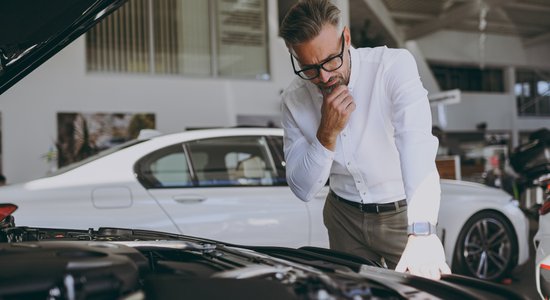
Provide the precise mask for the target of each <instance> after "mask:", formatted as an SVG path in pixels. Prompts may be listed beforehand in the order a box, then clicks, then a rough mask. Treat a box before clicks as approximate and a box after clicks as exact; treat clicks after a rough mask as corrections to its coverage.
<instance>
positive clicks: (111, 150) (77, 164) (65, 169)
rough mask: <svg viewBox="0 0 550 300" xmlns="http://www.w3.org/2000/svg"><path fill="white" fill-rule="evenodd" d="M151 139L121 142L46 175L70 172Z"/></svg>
mask: <svg viewBox="0 0 550 300" xmlns="http://www.w3.org/2000/svg"><path fill="white" fill-rule="evenodd" d="M148 140H149V139H143V140H131V141H128V142H126V143H122V144H119V145H116V146H113V147H111V148H109V149H106V150H103V151H101V152H99V153H97V154H95V155H92V156H90V157H88V158H85V159H83V160H81V161H78V162H75V163H72V164H70V165H67V166H64V167H62V168H59V169H58V170H56V171H53V172H51V173H48V175H46V177H51V176H56V175H59V174H63V173H65V172H68V171H70V170H72V169H75V168H78V167H80V166H82V165H85V164H87V163H89V162H92V161H94V160H96V159H98V158H101V157H104V156H107V155H109V154H111V153H115V152H117V151H119V150H122V149H125V148H128V147H131V146H134V145H137V144H139V143H142V142H145V141H148Z"/></svg>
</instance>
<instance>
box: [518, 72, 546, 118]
mask: <svg viewBox="0 0 550 300" xmlns="http://www.w3.org/2000/svg"><path fill="white" fill-rule="evenodd" d="M549 78H550V72H549V71H544V70H526V69H519V70H516V86H521V93H516V99H517V106H518V115H520V116H536V117H538V116H550V91H549V88H550V79H549Z"/></svg>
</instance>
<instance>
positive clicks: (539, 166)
mask: <svg viewBox="0 0 550 300" xmlns="http://www.w3.org/2000/svg"><path fill="white" fill-rule="evenodd" d="M510 164H511V165H512V167H513V168H514V170H515V171H516V172H517V173H518V174H519V175H520V178H521V182H523V186H524V190H525V192H526V193H527V192H529V193H531V192H533V191H534V193H533V194H534V195H535V197H534V198H535V201H534V203H532V205H533V206H532V207H526V209H528V210H529V211H536V213H537V214H536V217H538V229H537V232H536V233H535V236H534V237H533V243H534V245H535V253H536V254H535V255H536V256H535V272H536V274H535V278H536V283H537V289H538V292H539V294H540V296H541V297H542V298H543V299H548V298H549V297H550V130H549V129H548V128H541V129H539V130H537V131H535V132H533V133H531V134H530V136H529V141H528V142H527V143H525V144H522V145H519V146H518V147H517V148H516V149H514V152H513V154H512V156H511V157H510Z"/></svg>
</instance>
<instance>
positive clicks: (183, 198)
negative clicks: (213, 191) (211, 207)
mask: <svg viewBox="0 0 550 300" xmlns="http://www.w3.org/2000/svg"><path fill="white" fill-rule="evenodd" d="M172 199H174V201H176V202H178V203H182V204H185V203H199V202H203V201H204V200H206V197H204V196H201V195H178V196H173V197H172Z"/></svg>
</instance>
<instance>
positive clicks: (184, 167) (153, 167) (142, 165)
mask: <svg viewBox="0 0 550 300" xmlns="http://www.w3.org/2000/svg"><path fill="white" fill-rule="evenodd" d="M135 171H136V174H137V177H138V180H139V181H140V182H141V183H142V184H143V185H144V186H145V187H146V188H170V187H187V186H192V185H193V179H192V177H191V173H190V170H189V163H188V161H187V156H186V154H185V151H184V149H183V146H182V145H172V146H169V147H166V148H163V149H160V150H157V151H155V152H153V153H151V154H148V155H147V156H145V157H143V158H142V159H140V160H139V161H138V163H137V164H136V167H135Z"/></svg>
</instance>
